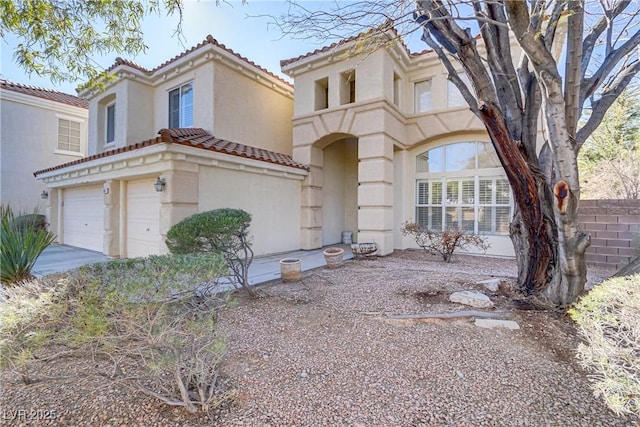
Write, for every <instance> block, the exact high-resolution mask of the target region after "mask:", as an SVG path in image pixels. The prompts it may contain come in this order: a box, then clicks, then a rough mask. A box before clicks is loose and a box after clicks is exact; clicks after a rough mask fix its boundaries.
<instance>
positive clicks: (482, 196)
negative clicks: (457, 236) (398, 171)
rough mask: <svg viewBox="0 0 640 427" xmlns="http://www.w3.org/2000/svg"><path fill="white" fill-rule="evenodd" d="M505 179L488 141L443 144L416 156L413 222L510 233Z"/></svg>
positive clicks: (432, 227)
mask: <svg viewBox="0 0 640 427" xmlns="http://www.w3.org/2000/svg"><path fill="white" fill-rule="evenodd" d="M511 216H512V195H511V189H510V187H509V182H508V181H507V178H506V177H505V175H504V171H503V169H502V168H501V166H500V162H499V160H498V157H497V155H496V153H495V150H494V149H493V146H492V145H491V143H488V142H476V141H472V142H459V143H455V144H448V145H442V146H439V147H435V148H432V149H431V150H428V151H425V152H423V153H420V154H418V156H417V157H416V223H418V224H419V225H420V226H422V227H424V228H427V229H430V230H434V231H442V230H445V229H449V228H459V229H462V230H464V231H466V232H470V233H475V234H499V235H502V234H508V233H509V222H510V221H511Z"/></svg>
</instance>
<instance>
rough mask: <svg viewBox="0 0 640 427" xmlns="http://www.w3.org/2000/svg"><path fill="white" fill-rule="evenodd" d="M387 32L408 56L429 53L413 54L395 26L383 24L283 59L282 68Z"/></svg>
mask: <svg viewBox="0 0 640 427" xmlns="http://www.w3.org/2000/svg"><path fill="white" fill-rule="evenodd" d="M387 31H391V32H392V33H393V38H394V39H397V40H398V42H399V43H400V45H401V46H402V47H403V48H404V50H405V51H406V52H407V54H409V55H411V56H418V55H422V54H424V53H427V51H422V52H419V53H417V54H414V53H412V52H411V51H410V50H409V47H408V46H407V45H406V44H405V43H404V40H403V39H402V37H401V36H400V33H398V30H397V29H396V28H395V27H394V26H390V25H389V24H387V23H385V24H382V25H381V26H380V27H379V28H372V29H369V30H367V31H363V32H362V33H360V34H358V35H355V36H352V37H349V38H346V39H343V40H340V41H338V42H335V43H331V44H330V45H328V46H324V47H321V48H320V49H316V50H314V51H313V52H308V53H305V54H303V55H300V56H297V57H295V58H291V59H283V60H282V61H280V66H281V67H285V66H287V65H289V64H293V63H294V62H298V61H300V60H301V59H305V58H309V57H311V56H313V55H317V54H318V53H324V52H328V51H330V50H331V49H335V48H337V47H338V46H341V45H343V44H347V43H350V42H352V41H355V40H357V39H358V38H360V37H362V36H365V35H367V34H370V33H376V34H380V33H381V32H382V33H387ZM429 52H430V51H429Z"/></svg>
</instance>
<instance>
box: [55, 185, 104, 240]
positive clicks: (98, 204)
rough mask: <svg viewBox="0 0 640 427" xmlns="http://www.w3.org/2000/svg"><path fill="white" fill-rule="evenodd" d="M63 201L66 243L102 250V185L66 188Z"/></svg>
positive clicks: (64, 237) (64, 238)
mask: <svg viewBox="0 0 640 427" xmlns="http://www.w3.org/2000/svg"><path fill="white" fill-rule="evenodd" d="M63 201H64V202H63V216H64V219H63V242H64V244H65V245H69V246H77V247H79V248H85V249H91V250H94V251H98V252H102V251H103V240H104V196H103V194H102V186H101V185H98V186H88V187H79V188H68V189H65V190H64V196H63Z"/></svg>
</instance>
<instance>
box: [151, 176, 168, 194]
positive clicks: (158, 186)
mask: <svg viewBox="0 0 640 427" xmlns="http://www.w3.org/2000/svg"><path fill="white" fill-rule="evenodd" d="M165 185H166V182H165V180H164V178H162V177H158V179H156V182H154V183H153V186H154V188H155V189H156V191H157V192H161V191H164V186H165Z"/></svg>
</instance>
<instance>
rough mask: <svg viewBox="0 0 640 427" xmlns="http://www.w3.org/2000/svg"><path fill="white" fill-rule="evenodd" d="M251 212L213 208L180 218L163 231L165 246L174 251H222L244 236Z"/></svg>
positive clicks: (249, 222)
mask: <svg viewBox="0 0 640 427" xmlns="http://www.w3.org/2000/svg"><path fill="white" fill-rule="evenodd" d="M250 224H251V214H249V213H247V212H245V211H243V210H241V209H216V210H212V211H207V212H202V213H198V214H195V215H191V216H190V217H188V218H186V219H184V220H182V221H180V222H179V223H177V224H176V225H174V226H173V227H171V229H170V230H169V232H168V233H167V239H166V243H167V247H168V248H169V250H170V251H171V253H174V254H191V253H199V252H222V251H224V249H225V248H226V247H228V246H235V244H234V243H235V242H237V240H238V239H239V238H242V239H246V237H247V229H248V228H249V225H250Z"/></svg>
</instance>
